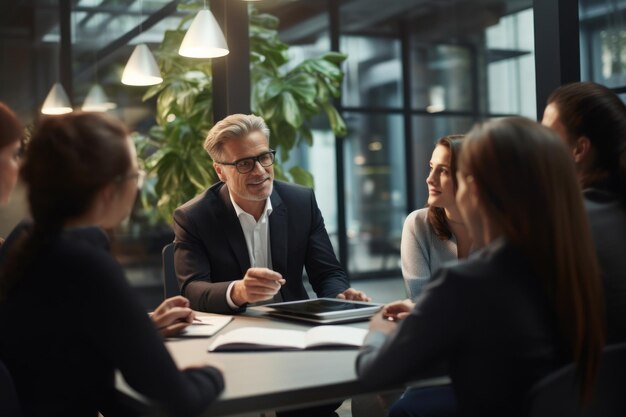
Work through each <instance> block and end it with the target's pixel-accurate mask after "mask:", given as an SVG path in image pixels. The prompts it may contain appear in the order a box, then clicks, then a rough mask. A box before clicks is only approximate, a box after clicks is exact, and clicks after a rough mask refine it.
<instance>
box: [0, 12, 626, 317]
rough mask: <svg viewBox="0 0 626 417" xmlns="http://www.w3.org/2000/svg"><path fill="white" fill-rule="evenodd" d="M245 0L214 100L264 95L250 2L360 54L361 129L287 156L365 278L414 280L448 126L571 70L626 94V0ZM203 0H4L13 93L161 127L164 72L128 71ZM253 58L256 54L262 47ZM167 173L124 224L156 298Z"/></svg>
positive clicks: (512, 106) (292, 58)
mask: <svg viewBox="0 0 626 417" xmlns="http://www.w3.org/2000/svg"><path fill="white" fill-rule="evenodd" d="M235 3H244V2H243V0H210V1H207V2H206V4H207V6H209V8H210V9H211V10H212V11H214V12H215V15H216V18H217V21H218V22H219V23H220V25H221V27H222V29H223V30H224V33H225V36H226V40H227V42H228V44H229V48H230V50H231V53H230V54H229V55H228V56H226V57H222V58H214V59H213V61H212V62H213V65H214V73H213V80H212V81H213V82H214V83H215V82H218V81H219V82H220V83H222V84H225V85H228V86H229V88H230V89H229V90H227V94H226V95H225V96H224V95H222V96H220V95H219V94H218V93H217V90H216V88H215V84H214V87H213V90H214V92H216V94H215V95H213V97H212V98H213V101H214V102H213V103H212V105H213V106H214V108H217V107H221V108H223V109H224V108H225V109H233V108H235V109H236V107H230V106H225V105H224V103H223V102H224V101H226V102H229V101H230V100H231V99H232V97H236V96H241V95H242V94H243V95H244V96H245V95H246V94H247V95H248V96H249V88H250V87H249V86H248V87H246V86H245V84H246V83H239V82H237V81H240V80H241V79H242V77H243V78H246V77H247V78H249V74H250V71H248V69H247V65H243V66H239V67H237V66H236V65H234V62H236V61H232V60H233V59H235V58H236V57H237V56H239V57H241V56H242V54H243V55H247V54H248V53H249V50H250V44H251V42H249V41H248V38H247V37H246V35H245V34H244V35H243V37H242V35H241V32H238V33H237V32H235V29H236V26H239V27H241V26H247V20H248V13H256V15H258V14H259V13H267V14H270V15H272V16H275V17H276V18H278V19H279V22H280V23H279V25H278V27H277V30H278V37H279V38H280V40H281V41H282V42H284V43H285V44H287V45H289V49H288V51H287V54H288V55H287V63H286V64H285V68H286V69H288V68H293V67H295V66H297V65H298V64H299V63H301V62H302V61H304V60H305V59H308V58H313V57H318V56H320V55H323V54H325V53H327V52H329V51H338V52H342V53H345V54H347V59H346V60H345V61H344V62H343V63H342V64H341V69H342V70H343V72H344V76H343V82H342V84H341V96H340V97H339V98H337V99H336V100H335V101H334V104H335V107H336V108H337V110H338V111H339V114H340V115H341V116H342V117H343V120H344V121H345V124H346V127H347V134H346V135H345V136H343V137H340V136H337V135H335V134H334V133H333V131H332V129H331V128H330V126H329V123H328V121H327V119H326V118H325V117H321V116H320V117H315V118H313V119H312V120H311V122H310V127H311V129H312V137H313V140H312V146H309V145H308V144H307V143H306V141H303V142H302V143H300V144H299V145H297V146H295V147H294V148H293V149H292V150H291V152H290V155H289V159H288V160H287V161H286V162H284V169H285V170H288V169H289V168H291V167H294V166H298V167H302V168H304V169H306V170H307V171H309V172H310V173H311V174H312V176H313V178H314V182H315V190H316V194H317V198H318V202H319V205H320V208H321V210H322V212H323V215H324V218H325V221H326V227H327V229H328V231H329V234H330V235H331V238H332V240H333V245H334V247H335V250H336V252H337V254H338V256H339V259H340V261H341V262H342V263H343V264H344V266H345V267H346V268H347V270H348V272H349V274H350V276H351V278H352V279H353V280H357V279H366V278H378V279H384V278H388V279H391V280H395V281H394V282H397V283H398V286H399V287H400V288H401V286H402V283H401V279H400V267H399V254H400V251H399V243H400V234H401V230H402V224H403V221H404V218H405V217H406V215H407V214H408V213H409V212H411V211H412V210H414V209H416V208H419V207H423V205H424V204H425V202H426V198H427V187H426V183H425V179H426V176H427V173H428V172H427V170H428V159H429V158H430V154H431V151H432V149H433V146H434V143H435V141H436V140H437V139H438V138H439V137H441V136H443V135H446V134H452V133H463V132H465V131H467V130H468V129H469V128H470V127H471V126H472V124H473V123H474V122H476V121H479V120H483V119H486V118H491V117H499V116H508V115H523V116H527V117H530V118H537V117H538V116H541V112H542V110H543V107H544V105H545V99H546V97H547V95H548V94H549V93H550V92H551V91H552V90H553V89H554V88H556V87H557V86H558V85H560V84H562V83H566V82H572V81H578V80H590V81H596V82H599V83H601V84H604V85H607V86H609V87H610V88H613V89H615V91H616V92H618V93H619V94H620V97H622V98H624V97H626V96H625V94H626V24H625V18H626V0H624V1H622V0H610V1H609V0H580V1H575V0H573V1H563V0H536V1H532V0H391V1H386V2H380V0H261V1H254V2H252V1H250V2H247V3H245V8H244V13H242V12H241V6H237V5H235ZM202 5H203V1H202V0H199V1H190V0H180V1H168V0H14V1H10V2H9V1H4V2H2V3H0V100H1V101H4V102H6V103H7V104H8V105H10V106H11V107H12V108H13V109H15V111H16V112H17V113H18V115H19V116H20V118H21V119H22V121H23V122H24V123H25V124H27V125H29V124H32V123H33V122H34V121H36V120H38V119H39V118H40V117H41V110H42V106H43V104H44V100H45V99H46V98H47V96H48V95H49V93H50V91H51V90H52V89H53V88H58V87H53V86H55V84H56V83H59V84H60V86H62V87H63V89H64V91H65V93H66V94H67V99H68V101H69V103H70V104H69V105H70V106H71V108H74V109H79V108H81V107H83V106H86V105H88V104H89V103H90V100H96V101H97V100H99V101H98V103H99V105H100V109H101V110H105V111H108V112H109V113H111V114H113V115H115V116H116V117H118V118H120V119H121V120H122V121H123V122H124V123H126V124H127V126H128V127H129V130H131V131H133V132H136V135H137V137H138V138H139V139H138V140H141V138H142V137H143V138H145V137H148V136H150V135H154V134H155V130H154V128H153V127H154V126H155V125H156V124H157V118H158V117H161V116H160V115H158V114H157V111H156V108H157V100H156V98H155V96H152V97H150V98H147V99H145V100H144V99H143V97H144V94H146V92H147V91H149V89H150V88H151V87H138V86H128V85H124V84H122V82H121V77H122V72H123V70H124V68H125V65H126V64H127V61H128V59H129V56H130V55H131V53H132V52H133V50H134V49H135V47H136V46H137V45H139V44H146V45H147V46H148V48H149V49H150V50H152V51H155V52H156V55H157V61H159V58H160V57H163V56H164V55H163V53H164V49H165V53H167V50H166V49H167V47H169V46H168V44H167V42H165V43H164V34H165V33H166V31H168V30H174V29H176V28H177V27H178V26H179V24H180V23H181V21H183V19H187V20H184V24H183V29H186V28H187V27H188V26H189V23H190V19H189V17H193V15H194V14H195V10H193V11H192V9H193V8H194V7H195V8H196V9H197V8H198V7H201V6H202ZM248 7H250V8H254V9H256V11H255V12H252V11H250V12H248ZM244 38H245V39H244ZM159 52H160V53H161V55H159ZM227 60H231V61H227ZM204 62H207V63H208V62H210V61H209V60H205V61H204ZM225 62H230V63H231V64H230V66H228V65H227V64H224V63H225ZM250 62H251V65H252V66H254V65H256V63H255V59H254V56H253V57H252V58H251V59H250ZM224 65H226V66H225V67H224ZM286 69H285V70H286ZM233 79H234V80H235V81H233ZM239 84H241V85H242V86H241V87H239ZM94 85H95V86H98V87H95V88H94ZM220 85H221V84H220ZM246 88H248V89H246ZM94 90H95V92H94ZM101 92H103V93H104V94H105V95H106V99H104V98H103V96H102V95H101V94H100V93H101ZM220 94H223V92H222V93H220ZM86 101H87V103H86ZM103 103H104V105H103ZM227 104H229V103H227ZM87 107H88V106H87ZM169 121H170V122H171V120H169ZM161 123H165V122H164V121H163V120H161ZM273 133H274V134H277V133H276V132H273ZM157 148H158V147H157ZM155 151H158V149H152V152H155ZM190 164H192V163H191V162H190ZM151 181H152V182H151ZM155 185H156V183H155V179H154V177H153V178H152V179H151V178H150V177H149V178H148V180H147V182H146V185H145V186H144V201H143V203H144V204H142V201H138V202H137V204H136V207H135V212H134V214H133V216H132V217H131V218H130V220H129V221H128V222H127V223H126V224H124V225H123V226H122V228H121V229H120V230H118V231H117V233H116V238H115V240H114V251H115V254H116V256H117V257H118V259H119V260H120V262H121V263H122V264H123V265H124V267H125V268H126V270H127V275H128V277H129V278H130V279H131V280H132V281H133V283H134V285H136V286H137V287H139V288H140V289H142V290H143V291H142V292H143V293H144V294H145V295H146V304H147V305H148V306H150V305H156V304H154V302H155V300H158V299H159V297H160V294H161V284H160V282H161V281H160V280H161V253H160V251H161V248H162V247H163V246H164V245H165V244H166V243H168V242H170V241H171V240H172V238H173V234H172V232H171V229H170V227H169V225H168V223H167V220H166V219H164V218H163V216H160V215H159V213H158V211H157V210H156V209H154V206H155V205H156V200H154V196H155V194H154V193H157V194H158V192H159V190H158V189H157V190H155ZM151 192H152V195H151V194H150V193H151ZM160 196H161V197H162V195H160ZM151 198H152V200H151ZM151 202H153V203H154V204H152V207H153V209H152V210H151V209H150V206H151ZM24 210H25V204H24V201H23V197H22V195H21V193H20V192H19V189H18V192H16V193H15V195H14V197H13V199H12V202H11V204H10V206H9V207H7V208H3V209H2V210H0V236H6V235H7V234H8V233H9V231H10V230H11V229H12V227H13V226H14V225H15V224H16V223H17V222H18V221H19V219H20V218H21V217H22V216H23V215H24V213H25V212H24ZM390 282H391V281H390ZM355 286H356V285H355ZM372 295H374V296H375V294H372Z"/></svg>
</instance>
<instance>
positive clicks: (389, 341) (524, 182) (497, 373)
mask: <svg viewBox="0 0 626 417" xmlns="http://www.w3.org/2000/svg"><path fill="white" fill-rule="evenodd" d="M458 169H459V171H458V174H457V177H458V181H459V190H458V192H457V195H456V199H457V203H458V205H459V209H460V210H461V214H462V216H463V218H464V220H465V222H466V224H467V226H468V228H469V230H470V235H471V236H472V239H473V242H474V244H475V245H476V246H477V247H478V248H481V249H480V250H479V251H477V252H476V253H474V254H472V256H471V257H470V259H468V260H467V261H466V262H463V263H460V264H459V265H457V266H453V267H449V268H444V269H441V270H440V272H439V273H438V274H437V275H436V276H435V277H434V278H433V281H432V283H431V284H429V285H428V286H427V287H426V289H425V291H424V294H423V295H422V296H421V297H420V298H419V299H418V302H417V305H416V306H415V308H414V309H412V310H411V311H407V309H406V306H405V305H404V304H395V305H393V306H390V307H387V308H385V309H384V310H383V312H381V313H380V314H379V315H377V316H375V318H374V319H373V320H372V322H371V324H370V330H371V331H370V333H369V335H368V337H367V338H366V341H365V344H364V347H363V350H362V352H361V354H360V355H359V359H358V362H357V369H358V373H359V376H360V379H361V380H362V382H363V383H364V384H366V385H368V386H375V387H384V386H390V385H393V384H398V383H401V382H406V381H409V380H410V379H412V378H415V377H418V376H419V373H420V371H423V370H425V368H427V367H428V366H432V365H433V364H434V363H436V362H447V364H448V369H449V374H450V376H451V379H452V385H453V388H454V393H455V396H456V401H457V413H458V415H463V416H496V415H497V416H501V415H506V416H517V415H521V413H522V410H523V399H524V397H525V395H526V393H527V392H528V390H529V389H530V387H531V386H532V385H533V384H534V383H535V382H536V381H538V380H539V379H540V378H542V377H543V376H545V375H547V374H549V373H550V372H552V371H553V370H555V369H557V368H558V367H560V366H562V365H564V364H566V363H568V362H571V361H574V362H575V363H576V364H577V367H578V370H579V375H580V378H581V382H582V393H583V396H584V398H588V396H589V393H590V392H591V387H592V385H591V384H592V382H593V379H594V376H595V373H596V370H597V366H598V361H599V357H600V354H601V351H602V347H603V343H604V325H603V303H602V295H601V286H600V279H599V271H598V267H597V263H596V260H595V258H594V256H593V250H592V248H593V246H592V242H591V236H590V232H589V228H588V225H587V219H586V215H585V211H584V208H583V206H582V201H581V198H580V188H579V185H578V183H577V181H576V176H575V172H574V166H573V164H572V161H571V158H570V157H569V155H568V153H567V151H566V148H565V147H564V146H563V144H562V143H561V142H560V140H559V139H558V137H557V136H556V134H554V133H553V132H552V131H550V130H549V129H547V128H544V127H542V126H540V125H539V124H537V123H535V122H533V121H530V120H527V119H523V118H507V119H500V120H496V121H492V122H488V123H485V124H484V125H482V126H477V127H475V128H474V129H473V130H472V131H471V132H470V133H469V134H468V135H467V136H466V138H465V140H464V143H463V146H462V150H461V155H460V159H459V167H458ZM401 314H402V317H404V318H403V319H402V320H401V321H400V323H399V324H398V323H397V321H396V320H394V321H390V320H388V319H389V318H391V319H396V318H399V316H400V315H401ZM392 415H393V414H392Z"/></svg>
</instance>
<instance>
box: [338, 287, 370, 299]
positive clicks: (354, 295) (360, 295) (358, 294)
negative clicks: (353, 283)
mask: <svg viewBox="0 0 626 417" xmlns="http://www.w3.org/2000/svg"><path fill="white" fill-rule="evenodd" d="M337 298H339V299H341V300H353V301H372V299H371V298H370V297H368V296H367V294H365V293H364V292H363V291H357V290H355V289H354V288H348V289H347V290H345V291H344V292H342V293H339V294H337Z"/></svg>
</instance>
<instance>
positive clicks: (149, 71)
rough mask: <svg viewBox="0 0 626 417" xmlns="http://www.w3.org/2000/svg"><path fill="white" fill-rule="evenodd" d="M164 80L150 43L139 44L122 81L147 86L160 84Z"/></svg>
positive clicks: (123, 74) (127, 65) (128, 63)
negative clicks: (149, 46) (149, 45)
mask: <svg viewBox="0 0 626 417" xmlns="http://www.w3.org/2000/svg"><path fill="white" fill-rule="evenodd" d="M162 81H163V78H162V77H161V72H160V71H159V67H158V65H157V63H156V61H155V60H154V56H152V52H150V49H149V48H148V45H146V44H145V43H141V44H139V45H137V46H136V47H135V50H134V51H133V53H132V54H131V56H130V58H129V59H128V62H127V63H126V67H125V68H124V72H123V73H122V83H123V84H126V85H140V86H145V85H155V84H159V83H161V82H162Z"/></svg>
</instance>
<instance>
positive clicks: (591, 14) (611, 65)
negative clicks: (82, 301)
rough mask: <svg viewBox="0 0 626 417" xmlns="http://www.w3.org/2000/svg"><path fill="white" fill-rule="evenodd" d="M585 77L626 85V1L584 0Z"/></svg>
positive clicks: (614, 85)
mask: <svg viewBox="0 0 626 417" xmlns="http://www.w3.org/2000/svg"><path fill="white" fill-rule="evenodd" d="M579 19H580V64H581V78H582V79H583V80H587V81H595V82H597V83H600V84H604V85H606V86H607V87H611V88H622V87H625V86H626V1H624V0H615V1H600V0H580V1H579Z"/></svg>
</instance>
